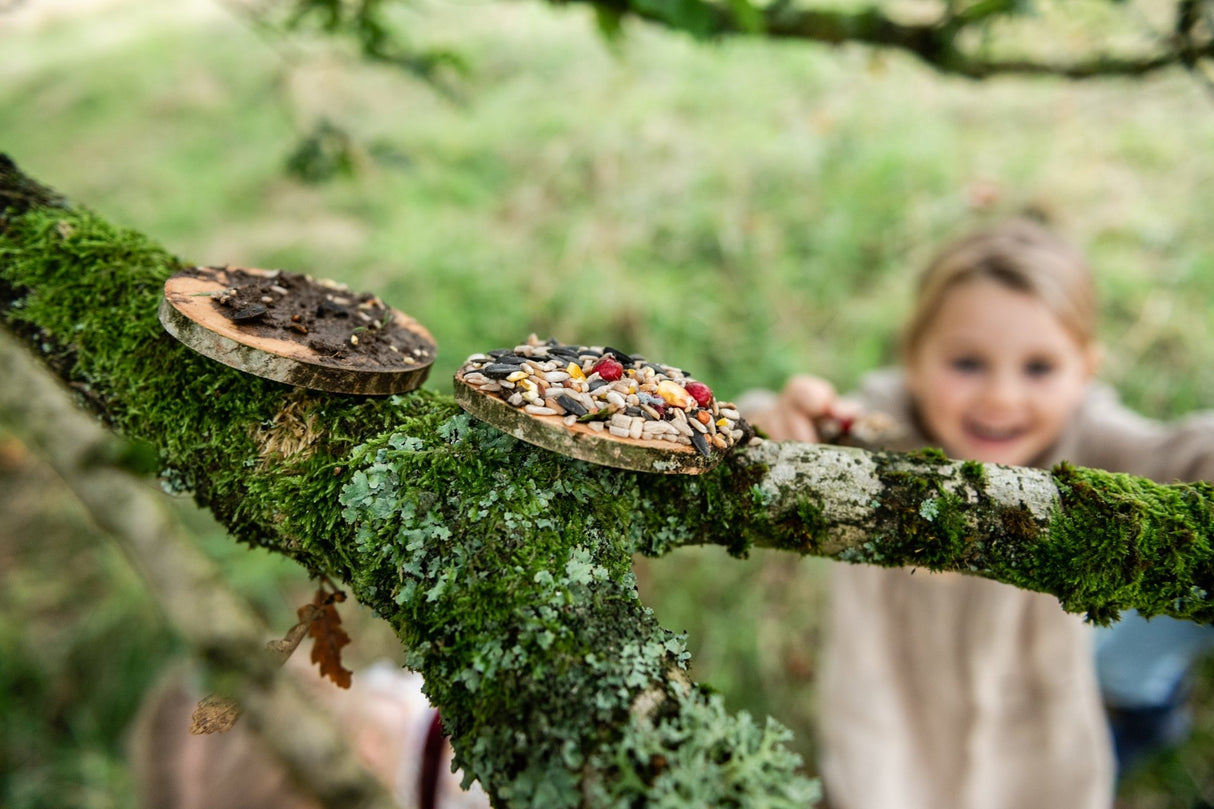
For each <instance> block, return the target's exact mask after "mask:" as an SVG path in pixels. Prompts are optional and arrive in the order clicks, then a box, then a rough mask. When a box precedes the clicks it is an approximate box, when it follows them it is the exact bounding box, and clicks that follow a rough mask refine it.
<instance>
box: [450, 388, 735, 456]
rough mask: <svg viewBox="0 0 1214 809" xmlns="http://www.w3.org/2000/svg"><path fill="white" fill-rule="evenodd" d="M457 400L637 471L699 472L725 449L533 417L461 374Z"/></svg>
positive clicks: (543, 441) (558, 447)
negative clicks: (628, 435)
mask: <svg viewBox="0 0 1214 809" xmlns="http://www.w3.org/2000/svg"><path fill="white" fill-rule="evenodd" d="M455 401H456V403H458V404H459V406H460V407H462V408H463V409H464V410H466V411H467V412H468V413H470V414H471V415H473V416H475V417H476V418H478V419H480V420H481V421H485V422H488V423H489V424H492V425H493V426H494V427H496V428H498V429H499V430H502V431H503V432H506V433H509V434H510V435H512V436H514V437H515V438H518V439H520V440H522V441H526V442H527V443H529V444H534V445H535V446H537V447H543V448H544V449H547V450H552V451H553V452H559V453H560V454H561V455H565V456H568V457H570V458H576V459H578V460H579V461H589V462H590V463H595V464H600V465H602V466H611V467H614V468H616V469H630V470H632V471H634V472H658V473H662V474H684V475H698V474H700V473H701V472H707V471H708V470H709V469H712V468H713V467H715V466H716V465H717V464H718V463H720V462H721V459H722V458H723V457H725V450H719V449H717V448H715V447H711V448H710V449H709V453H708V455H701V454H700V453H698V452H696V451H695V450H694V449H692V448H691V447H683V446H680V445H677V444H671V443H669V442H667V441H652V440H644V439H633V438H621V437H619V436H614V435H611V434H610V433H608V432H606V431H604V432H596V431H595V430H593V429H592V428H591V427H589V426H588V425H586V424H578V423H574V424H573V425H570V426H566V425H565V423H564V421H563V419H562V417H560V416H533V415H531V414H529V413H527V412H525V411H523V410H521V409H519V408H517V407H513V406H511V405H509V404H507V403H506V402H504V401H502V400H501V399H500V398H498V397H497V396H494V395H493V394H491V393H484V392H482V391H480V390H477V389H476V388H475V387H473V386H471V385H469V384H468V383H466V382H464V380H463V378H462V373H457V374H456V375H455Z"/></svg>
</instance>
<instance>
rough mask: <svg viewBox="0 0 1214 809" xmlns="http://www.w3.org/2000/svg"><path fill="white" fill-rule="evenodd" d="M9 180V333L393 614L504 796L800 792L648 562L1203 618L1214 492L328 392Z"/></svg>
mask: <svg viewBox="0 0 1214 809" xmlns="http://www.w3.org/2000/svg"><path fill="white" fill-rule="evenodd" d="M9 166H10V167H11V164H9ZM16 182H20V183H22V184H23V185H22V186H21V187H23V188H25V189H27V190H26V191H23V192H22V193H23V194H24V195H25V198H29V199H30V200H31V202H30V204H29V205H27V206H25V207H20V206H14V207H10V209H9V211H8V212H7V213H6V214H5V215H4V216H3V217H0V322H3V323H4V324H5V325H6V326H7V328H8V329H9V330H11V331H12V332H13V333H14V334H17V335H18V336H19V337H21V338H22V339H23V340H24V341H25V342H26V344H27V345H29V346H30V348H31V349H32V351H33V352H34V354H35V355H36V356H37V357H38V358H39V359H40V360H41V361H42V362H43V363H45V364H46V365H47V366H48V367H50V368H51V369H53V370H54V371H55V373H56V374H58V375H59V376H60V377H61V378H62V379H64V380H65V381H66V382H67V383H68V384H69V385H70V386H71V387H72V388H73V389H74V390H76V391H77V392H78V394H79V395H80V398H81V400H82V401H83V403H84V404H85V405H87V406H88V407H89V408H90V409H92V410H93V411H94V412H96V413H97V414H98V415H99V416H100V417H101V418H102V419H103V420H104V421H105V422H106V423H107V424H108V425H110V426H111V427H112V428H113V429H114V430H115V431H116V432H118V433H119V434H120V435H122V436H124V437H125V438H126V439H127V440H128V441H129V442H130V445H131V447H132V450H131V452H130V457H131V458H134V459H138V458H150V459H151V460H152V463H151V464H150V466H151V467H152V468H153V469H154V470H155V471H157V472H158V473H159V474H160V476H161V478H162V480H164V481H165V482H167V483H168V484H170V485H172V486H175V487H177V488H179V489H182V490H188V491H191V492H192V493H193V494H194V496H195V498H196V499H197V500H198V502H199V503H201V504H202V505H204V506H206V507H208V508H210V509H211V510H212V511H213V512H214V513H215V515H216V516H217V517H218V519H219V520H220V521H221V522H222V523H223V524H224V525H226V526H227V527H228V528H229V530H230V531H231V532H232V534H233V536H234V537H235V538H237V539H239V540H241V541H245V542H249V543H252V544H257V545H262V546H265V547H268V548H271V549H273V550H275V551H277V552H279V553H283V554H285V555H288V556H290V557H292V558H294V559H296V560H297V561H299V562H300V563H301V564H302V565H304V566H305V567H306V568H308V569H309V570H310V571H313V572H315V573H322V572H323V573H326V574H328V575H330V576H331V577H333V578H335V579H339V580H341V581H344V582H346V583H347V585H348V586H349V587H350V588H351V590H352V591H353V593H354V595H355V596H356V597H357V598H358V599H359V600H360V601H362V602H363V603H365V604H367V605H368V606H371V607H372V608H374V609H375V610H376V611H377V612H378V613H379V614H380V615H382V616H383V617H384V618H385V620H387V621H389V622H390V623H391V625H392V626H393V627H394V628H395V630H396V631H397V633H398V635H399V636H400V638H401V640H402V643H403V644H404V646H405V648H406V651H407V659H408V662H409V664H410V665H411V666H413V667H415V668H417V669H418V670H420V671H421V672H422V673H423V674H424V675H425V678H426V688H427V692H428V694H429V696H430V698H431V699H432V700H433V701H434V702H435V703H436V704H437V705H438V706H439V707H440V709H441V710H442V712H443V716H444V720H445V724H446V725H447V727H448V729H449V730H450V732H451V734H452V742H453V744H454V746H455V749H456V752H457V760H458V763H459V764H460V765H461V766H463V767H464V769H465V771H466V772H469V773H472V774H474V775H475V776H477V777H478V778H479V779H480V780H481V782H482V783H483V785H484V786H485V787H486V789H487V790H488V791H489V792H490V794H492V795H493V796H494V797H495V799H496V800H497V802H498V803H499V804H500V805H535V806H571V805H578V804H586V805H593V806H598V805H618V804H624V803H629V802H631V801H634V800H636V799H644V800H645V801H646V803H647V805H653V806H672V807H673V806H679V807H682V806H686V805H712V806H731V805H764V806H790V807H791V806H804V805H806V804H807V803H809V802H811V800H812V796H813V794H814V785H812V784H810V783H809V782H807V781H805V780H804V779H803V778H801V777H799V776H797V775H796V770H797V764H798V762H797V760H796V757H795V756H794V755H792V754H791V753H789V752H788V750H787V749H786V747H785V746H784V744H783V741H784V738H785V736H786V731H784V730H783V729H782V728H780V727H779V726H778V725H775V724H774V723H769V724H768V725H767V726H765V727H761V726H758V725H756V724H755V723H753V722H752V721H751V719H750V718H749V717H747V716H745V715H740V716H731V715H729V714H727V713H726V712H725V711H724V710H723V708H722V706H721V703H720V701H719V699H717V698H715V697H712V696H709V695H708V694H706V693H704V692H702V691H701V690H699V689H698V688H696V687H694V685H693V684H692V683H691V682H690V680H689V678H688V676H687V674H686V667H687V657H688V655H687V652H686V648H685V644H684V641H683V638H681V637H680V636H678V635H675V634H674V633H671V632H669V631H667V630H666V629H664V628H662V627H661V626H660V625H658V623H657V621H656V619H655V618H654V616H653V614H652V612H651V611H649V610H648V609H647V608H645V606H644V605H643V604H641V603H640V601H639V599H638V598H637V594H636V589H635V582H634V579H633V575H632V571H631V559H632V555H633V553H634V552H637V551H641V552H644V553H649V554H661V553H667V552H670V551H671V550H673V549H675V548H677V547H679V546H682V545H686V544H694V543H715V544H720V545H723V546H725V547H727V548H728V549H729V550H730V551H731V552H732V553H734V554H739V555H740V554H744V553H746V552H747V550H748V549H749V548H750V547H752V546H765V547H775V548H782V549H786V550H792V551H795V552H798V553H812V554H819V555H824V556H831V557H835V558H840V559H845V560H849V561H855V562H869V563H875V564H887V565H921V566H925V567H929V568H931V569H939V570H960V571H964V572H970V573H974V574H977V575H983V576H988V577H991V578H995V579H999V580H1002V581H1008V582H1011V583H1013V584H1016V585H1017V586H1021V587H1025V588H1030V589H1036V590H1042V591H1046V592H1052V593H1055V594H1056V595H1058V596H1059V597H1060V598H1061V599H1062V601H1063V604H1064V605H1065V606H1066V607H1067V608H1068V609H1072V610H1087V611H1089V612H1090V613H1091V614H1092V615H1094V616H1095V617H1098V618H1103V617H1107V616H1109V615H1112V614H1114V613H1115V612H1116V611H1117V610H1119V609H1124V608H1128V607H1137V608H1139V609H1141V610H1143V611H1144V612H1146V613H1147V614H1154V613H1168V614H1173V615H1178V616H1182V617H1187V618H1190V619H1193V620H1198V621H1202V622H1205V623H1210V622H1214V610H1212V609H1211V606H1210V600H1209V598H1208V597H1207V595H1206V593H1207V592H1208V591H1210V590H1211V586H1210V585H1211V578H1212V575H1214V568H1212V559H1211V551H1210V542H1211V537H1212V535H1214V497H1211V495H1212V492H1211V490H1210V486H1209V485H1207V484H1194V485H1190V486H1157V485H1155V484H1151V483H1149V482H1147V481H1143V480H1140V479H1137V478H1130V477H1126V476H1116V475H1104V474H1102V473H1096V472H1092V471H1089V470H1080V469H1071V468H1060V469H1058V470H1055V472H1053V473H1049V472H1037V471H1031V470H1013V469H1005V468H1000V467H992V466H982V465H979V464H956V463H951V462H947V461H946V460H945V459H943V458H940V457H938V456H936V455H933V454H930V453H929V454H924V455H920V456H895V455H882V454H868V453H863V452H860V451H857V450H848V449H843V448H837V447H811V446H801V445H793V444H787V445H776V444H770V443H769V444H766V445H764V446H761V447H756V448H753V449H750V450H748V451H745V452H740V453H737V454H736V455H735V456H734V457H733V458H732V460H731V461H730V462H729V463H727V464H724V465H722V467H720V468H719V469H718V470H716V471H714V472H712V473H709V474H705V475H701V476H696V477H686V478H685V477H678V476H674V477H666V476H656V475H646V474H639V473H626V472H620V471H618V470H612V469H607V468H603V467H595V466H591V465H589V464H585V463H583V462H579V461H573V460H569V459H565V458H562V457H560V456H556V455H554V454H552V453H549V452H546V451H543V450H539V449H535V448H532V447H530V446H529V445H525V444H521V443H520V442H518V441H516V440H514V439H512V438H510V437H509V436H506V435H504V434H502V433H500V432H497V431H495V430H493V429H492V428H489V427H487V426H485V425H482V424H480V423H478V422H475V421H473V420H472V419H470V418H469V417H468V416H466V415H464V414H463V413H461V412H460V411H459V410H458V408H457V407H456V406H455V405H454V403H453V402H452V401H451V400H450V399H449V398H448V397H445V396H439V395H436V394H434V393H432V392H429V391H425V390H423V391H419V392H416V393H413V394H410V395H408V396H397V397H388V398H380V399H367V398H356V397H344V396H335V395H327V394H320V393H314V392H309V391H305V390H301V389H292V388H290V387H287V386H285V385H281V384H279V383H274V382H270V381H266V380H262V379H259V378H255V377H252V376H249V375H247V374H242V373H240V372H238V371H235V370H232V369H229V368H227V367H223V366H220V365H218V364H216V363H213V362H210V361H209V360H207V359H205V358H203V357H201V356H199V355H197V354H195V353H193V352H191V351H190V350H189V349H187V348H185V347H184V346H182V345H180V344H179V343H177V342H176V341H175V340H173V339H172V338H171V337H169V336H168V335H167V334H165V333H164V331H163V330H162V329H161V327H160V325H159V322H158V320H157V317H156V312H157V306H158V303H159V299H160V296H161V290H162V287H163V283H164V280H165V279H166V278H167V277H168V276H169V275H171V274H172V273H173V272H174V271H176V270H177V269H178V268H179V266H180V262H179V260H178V259H176V258H175V257H173V256H172V255H170V254H168V253H166V252H165V251H164V250H163V249H161V248H160V247H158V246H156V245H155V244H153V243H151V242H149V241H148V240H147V239H146V238H144V237H142V236H140V235H139V234H136V233H132V232H129V231H123V230H120V229H117V228H114V227H113V226H111V225H109V224H108V223H106V222H105V221H104V220H102V219H100V218H98V217H96V216H95V215H93V214H92V213H90V212H88V211H86V210H77V209H67V208H64V207H56V206H57V205H59V203H58V202H56V198H55V197H54V196H53V195H48V196H46V197H44V198H43V197H38V196H37V195H36V194H35V195H33V196H31V195H30V194H29V193H28V188H30V187H37V184H32V186H31V184H30V181H28V180H26V179H24V178H21V177H20V173H19V172H17V171H16V170H15V169H11V168H10V170H7V171H6V170H4V164H3V162H0V199H5V197H4V196H3V195H4V194H5V193H6V191H5V189H6V188H12V187H15V186H14V183H16ZM48 203H49V204H48ZM439 339H440V342H441V334H440V335H439Z"/></svg>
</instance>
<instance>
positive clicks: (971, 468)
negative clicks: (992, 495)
mask: <svg viewBox="0 0 1214 809" xmlns="http://www.w3.org/2000/svg"><path fill="white" fill-rule="evenodd" d="M961 477H962V478H963V479H965V480H966V481H968V482H969V483H970V484H971V485H973V486H976V487H984V486H985V485H986V467H985V466H984V465H982V464H981V463H979V462H978V461H962V462H961Z"/></svg>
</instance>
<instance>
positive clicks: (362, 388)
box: [160, 266, 437, 396]
mask: <svg viewBox="0 0 1214 809" xmlns="http://www.w3.org/2000/svg"><path fill="white" fill-rule="evenodd" d="M160 322H161V324H162V325H163V326H164V328H165V330H166V331H168V333H169V334H171V335H173V336H174V337H176V338H177V339H178V340H180V341H181V342H183V343H185V344H186V345H187V346H189V347H190V348H192V349H194V350H195V351H197V352H198V353H200V354H203V355H204V356H207V357H210V358H211V359H213V360H216V361H218V362H222V363H223V364H224V365H229V366H231V367H233V368H236V369H238V370H241V371H245V372H246V373H250V374H254V375H255V376H260V377H263V378H265V379H272V380H274V381H276V382H285V383H286V384H288V385H297V386H299V387H304V388H312V389H314V390H323V391H327V392H329V393H349V394H358V395H363V396H376V395H387V394H392V393H405V392H407V391H411V390H414V389H415V388H417V387H419V386H420V385H421V384H422V383H423V382H424V381H425V380H426V377H427V376H428V375H429V372H430V366H431V365H432V364H433V362H434V358H435V356H436V354H437V349H436V346H435V342H434V338H433V337H431V336H430V333H429V332H428V331H427V330H426V329H425V327H423V326H422V325H421V324H420V323H418V322H417V321H416V320H414V319H413V318H411V317H409V316H408V315H406V314H405V313H403V312H401V311H399V310H397V309H392V308H390V307H388V306H386V305H385V304H384V303H383V302H382V301H381V300H379V298H377V297H375V296H374V295H369V294H366V293H362V294H354V293H351V292H350V291H349V290H348V289H346V288H345V287H344V286H342V285H340V284H336V283H333V282H330V281H314V280H313V279H311V278H310V277H308V276H306V275H303V274H300V273H288V272H283V271H280V270H262V269H252V268H240V267H230V266H229V267H192V268H190V269H187V270H184V271H182V272H180V273H178V274H176V275H174V276H173V277H172V278H170V279H169V280H168V281H167V282H166V283H165V287H164V298H163V299H162V300H161V303H160Z"/></svg>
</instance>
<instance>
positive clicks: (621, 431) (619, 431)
mask: <svg viewBox="0 0 1214 809" xmlns="http://www.w3.org/2000/svg"><path fill="white" fill-rule="evenodd" d="M607 430H608V432H610V433H611V434H612V435H614V436H616V437H617V438H628V436H629V432H628V430H627V428H624V427H616V426H615V425H614V424H613V425H611V426H610V427H608V428H607Z"/></svg>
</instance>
